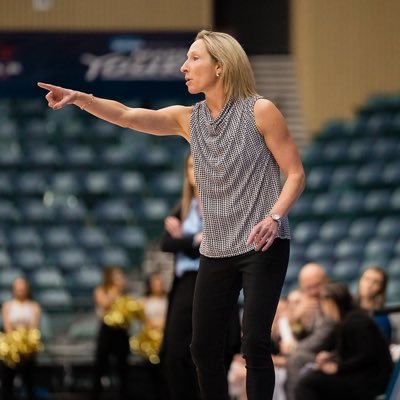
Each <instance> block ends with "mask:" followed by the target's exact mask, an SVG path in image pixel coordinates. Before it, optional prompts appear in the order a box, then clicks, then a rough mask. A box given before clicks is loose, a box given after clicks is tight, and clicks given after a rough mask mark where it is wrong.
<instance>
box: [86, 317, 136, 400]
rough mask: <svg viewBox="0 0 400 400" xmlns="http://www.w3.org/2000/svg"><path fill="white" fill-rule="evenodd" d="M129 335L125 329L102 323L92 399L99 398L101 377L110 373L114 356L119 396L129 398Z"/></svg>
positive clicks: (98, 339) (123, 399)
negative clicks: (111, 359)
mask: <svg viewBox="0 0 400 400" xmlns="http://www.w3.org/2000/svg"><path fill="white" fill-rule="evenodd" d="M128 354H129V336H128V332H127V331H126V330H125V329H119V328H113V327H110V326H108V325H106V324H104V323H102V324H101V325H100V330H99V335H98V338H97V346H96V354H95V365H94V371H93V372H94V373H93V388H92V399H93V400H95V399H98V398H99V396H100V392H101V389H102V385H101V377H102V376H104V375H106V374H107V373H109V372H110V371H109V369H110V358H111V357H113V358H114V361H115V365H116V372H117V376H118V379H119V398H120V399H121V400H125V399H126V398H127V372H128V363H127V358H128Z"/></svg>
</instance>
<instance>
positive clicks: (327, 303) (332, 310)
mask: <svg viewBox="0 0 400 400" xmlns="http://www.w3.org/2000/svg"><path fill="white" fill-rule="evenodd" d="M321 308H322V312H323V313H324V315H325V317H326V318H328V319H330V320H332V321H336V322H339V321H340V313H339V308H338V306H337V305H336V303H335V302H334V301H333V300H332V299H330V298H326V297H322V299H321Z"/></svg>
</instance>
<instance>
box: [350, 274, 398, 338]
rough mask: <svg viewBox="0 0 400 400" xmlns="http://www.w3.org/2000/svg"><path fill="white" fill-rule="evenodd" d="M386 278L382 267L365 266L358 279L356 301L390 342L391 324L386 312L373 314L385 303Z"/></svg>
mask: <svg viewBox="0 0 400 400" xmlns="http://www.w3.org/2000/svg"><path fill="white" fill-rule="evenodd" d="M387 280H388V278H387V275H386V272H385V271H384V270H383V269H382V268H380V267H376V266H373V267H368V268H366V269H365V270H364V271H363V272H362V274H361V276H360V279H359V281H358V288H357V303H358V305H359V306H360V307H361V308H362V309H364V310H366V311H368V312H369V314H370V315H371V316H373V319H374V321H375V322H376V323H377V324H378V326H379V328H380V329H381V330H382V332H383V333H384V335H385V337H386V339H387V340H388V342H390V340H391V338H392V325H391V323H390V319H389V317H388V316H387V314H377V315H374V313H375V312H376V311H379V310H381V309H382V308H383V306H384V305H385V298H386V286H387Z"/></svg>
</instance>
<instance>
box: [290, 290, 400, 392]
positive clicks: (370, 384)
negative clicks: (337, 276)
mask: <svg viewBox="0 0 400 400" xmlns="http://www.w3.org/2000/svg"><path fill="white" fill-rule="evenodd" d="M321 305H322V309H323V313H324V315H325V316H326V318H328V319H330V320H331V321H334V322H335V323H336V324H337V328H336V332H335V335H334V337H335V340H334V342H333V346H331V348H329V350H331V351H330V352H327V351H322V352H320V353H318V355H317V356H316V358H315V360H314V362H313V363H312V364H309V365H307V368H306V369H305V370H303V375H302V377H301V378H300V380H299V382H298V384H297V386H296V389H295V393H296V396H295V398H296V400H314V399H315V400H317V399H324V400H331V399H332V400H337V399H341V400H346V399H348V400H350V399H351V400H358V399H359V400H372V399H374V398H375V397H376V396H377V395H379V394H381V393H384V392H385V388H386V386H387V384H388V382H389V379H390V374H391V371H392V368H393V364H392V359H391V356H390V352H389V349H388V345H387V343H386V341H385V339H384V337H383V335H382V333H381V332H380V330H379V328H378V327H377V326H376V324H375V323H374V322H373V321H372V319H371V318H370V316H369V315H368V314H367V313H366V312H365V311H364V310H361V309H359V308H357V307H356V306H355V305H354V302H353V299H352V297H351V294H350V292H349V291H348V289H347V287H346V285H344V284H342V283H329V284H327V285H326V286H325V288H324V289H323V292H322V296H321ZM327 350H328V348H327Z"/></svg>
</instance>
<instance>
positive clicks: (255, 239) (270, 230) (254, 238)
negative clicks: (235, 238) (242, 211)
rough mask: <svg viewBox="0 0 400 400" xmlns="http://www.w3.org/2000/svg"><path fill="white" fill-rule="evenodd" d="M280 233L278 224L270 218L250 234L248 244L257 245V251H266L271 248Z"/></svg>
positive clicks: (264, 220) (260, 223) (259, 224)
mask: <svg viewBox="0 0 400 400" xmlns="http://www.w3.org/2000/svg"><path fill="white" fill-rule="evenodd" d="M277 233H278V222H276V221H274V220H273V219H272V218H271V217H270V216H268V217H267V218H265V219H263V220H262V221H261V222H259V223H258V224H257V225H256V226H255V227H254V228H253V229H252V230H251V232H250V235H249V238H248V239H247V244H252V243H254V244H255V246H256V247H255V250H256V251H259V250H260V249H262V251H266V250H267V249H268V247H270V246H271V244H272V243H273V241H274V240H275V238H276V235H277Z"/></svg>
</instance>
